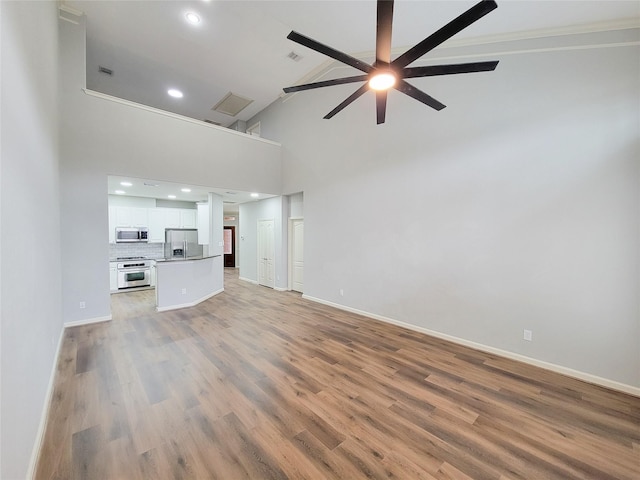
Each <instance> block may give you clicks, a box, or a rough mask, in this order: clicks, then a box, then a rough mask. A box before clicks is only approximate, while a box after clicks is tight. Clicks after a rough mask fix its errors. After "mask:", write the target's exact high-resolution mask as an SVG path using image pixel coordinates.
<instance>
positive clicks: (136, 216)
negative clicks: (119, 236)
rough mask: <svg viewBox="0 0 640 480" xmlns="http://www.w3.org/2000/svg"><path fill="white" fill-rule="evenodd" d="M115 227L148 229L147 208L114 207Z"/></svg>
mask: <svg viewBox="0 0 640 480" xmlns="http://www.w3.org/2000/svg"><path fill="white" fill-rule="evenodd" d="M115 209H116V211H115V221H116V224H115V226H116V227H148V226H149V215H148V209H147V208H141V207H115Z"/></svg>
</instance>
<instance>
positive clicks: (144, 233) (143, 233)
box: [116, 227, 149, 243]
mask: <svg viewBox="0 0 640 480" xmlns="http://www.w3.org/2000/svg"><path fill="white" fill-rule="evenodd" d="M148 241H149V229H148V228H147V227H126V228H125V227H117V228H116V243H125V242H148Z"/></svg>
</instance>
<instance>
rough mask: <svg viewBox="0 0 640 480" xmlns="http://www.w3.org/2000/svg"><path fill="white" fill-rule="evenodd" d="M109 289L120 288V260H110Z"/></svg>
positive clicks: (113, 290)
mask: <svg viewBox="0 0 640 480" xmlns="http://www.w3.org/2000/svg"><path fill="white" fill-rule="evenodd" d="M109 290H111V291H112V292H115V291H116V290H118V262H109Z"/></svg>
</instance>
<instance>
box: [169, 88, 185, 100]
mask: <svg viewBox="0 0 640 480" xmlns="http://www.w3.org/2000/svg"><path fill="white" fill-rule="evenodd" d="M167 93H168V94H169V95H171V96H172V97H173V98H182V97H183V95H182V92H181V91H180V90H176V89H175V88H171V89H169V90H168V91H167Z"/></svg>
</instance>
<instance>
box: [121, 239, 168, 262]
mask: <svg viewBox="0 0 640 480" xmlns="http://www.w3.org/2000/svg"><path fill="white" fill-rule="evenodd" d="M118 257H146V258H164V243H110V244H109V260H115V259H116V258H118Z"/></svg>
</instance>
